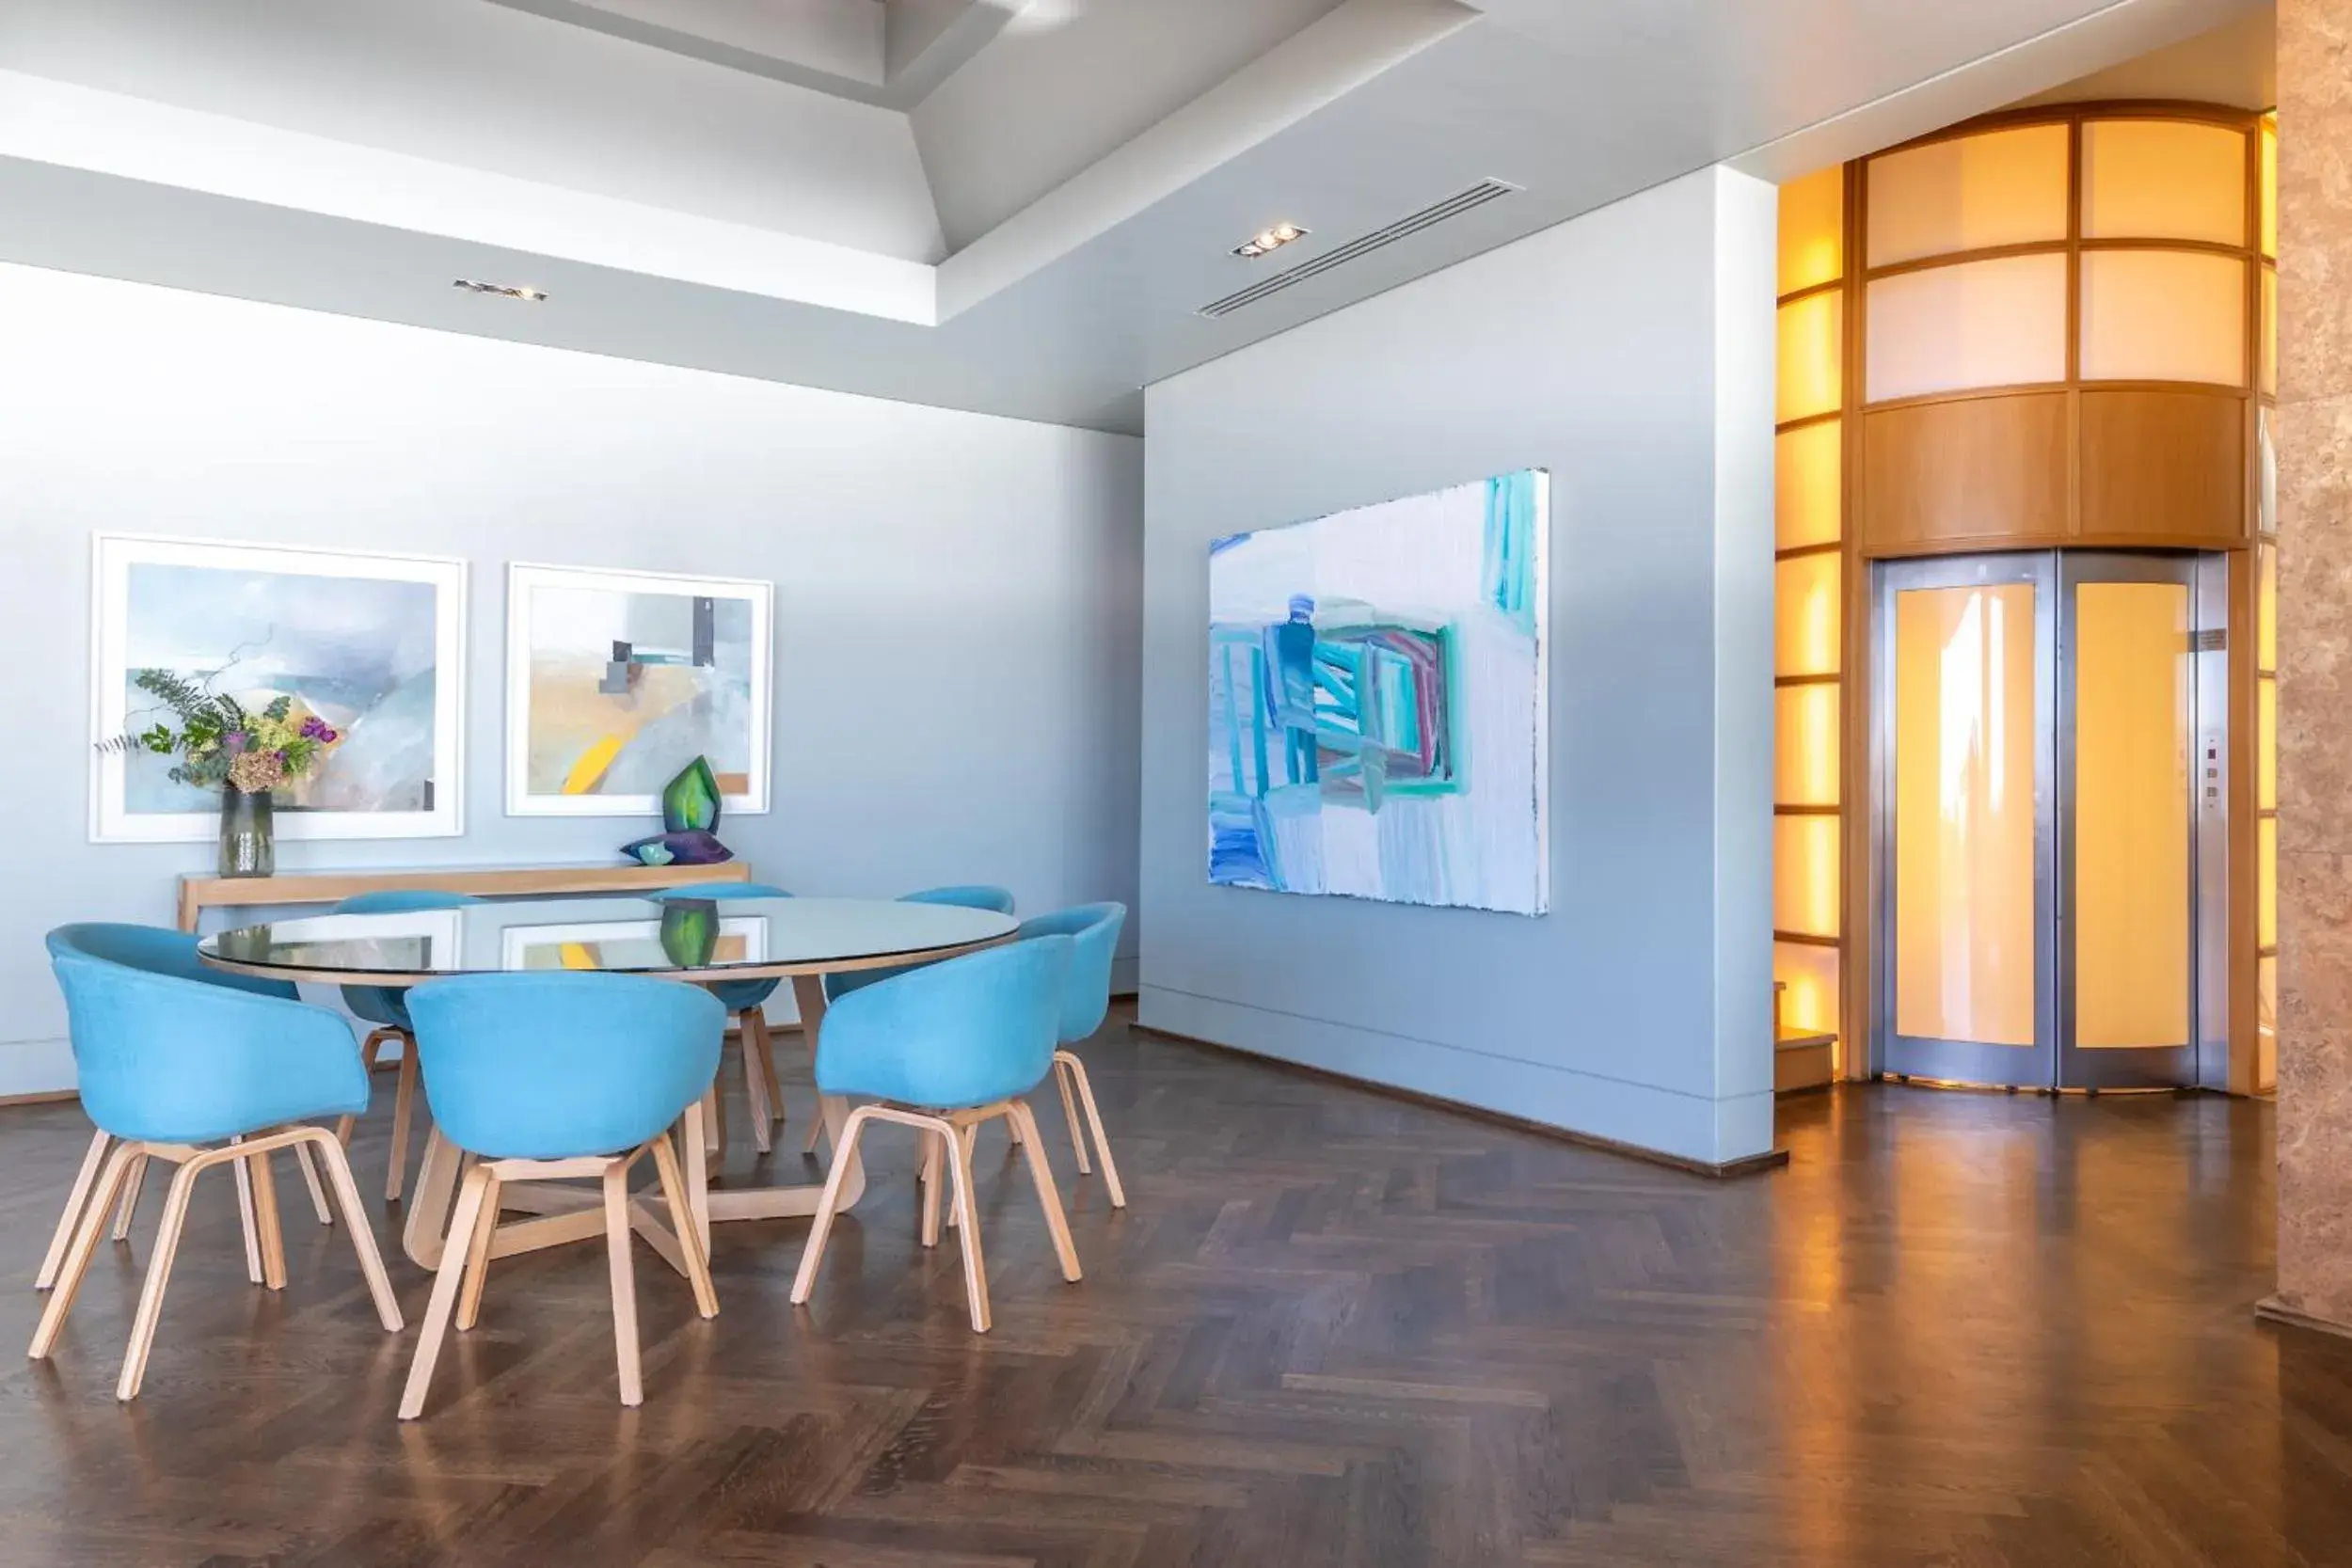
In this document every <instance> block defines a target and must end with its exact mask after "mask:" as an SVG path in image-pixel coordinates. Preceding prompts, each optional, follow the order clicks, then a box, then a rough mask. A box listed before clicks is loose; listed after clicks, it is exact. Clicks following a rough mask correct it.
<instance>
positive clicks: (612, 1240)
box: [604, 1160, 692, 1406]
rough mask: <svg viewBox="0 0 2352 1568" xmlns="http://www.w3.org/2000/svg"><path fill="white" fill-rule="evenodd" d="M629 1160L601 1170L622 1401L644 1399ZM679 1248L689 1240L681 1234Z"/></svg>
mask: <svg viewBox="0 0 2352 1568" xmlns="http://www.w3.org/2000/svg"><path fill="white" fill-rule="evenodd" d="M630 1241H631V1232H630V1228H629V1223H628V1161H626V1160H615V1161H614V1162H612V1164H611V1165H610V1166H608V1167H606V1169H605V1173H604V1250H605V1255H606V1257H607V1259H609V1260H610V1261H611V1263H612V1352H613V1355H614V1357H615V1358H616V1359H617V1360H618V1361H619V1363H620V1370H621V1402H622V1403H623V1404H626V1405H631V1406H634V1405H640V1404H643V1403H644V1402H645V1384H644V1372H643V1370H641V1369H640V1367H639V1365H638V1359H637V1270H636V1266H635V1264H634V1262H633V1261H632V1260H631V1259H630V1257H629V1244H630ZM678 1244H679V1246H680V1247H681V1248H683V1247H686V1246H690V1245H691V1244H692V1243H691V1242H689V1241H687V1240H686V1239H684V1238H681V1239H680V1240H679V1243H678Z"/></svg>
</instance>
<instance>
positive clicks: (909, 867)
mask: <svg viewBox="0 0 2352 1568" xmlns="http://www.w3.org/2000/svg"><path fill="white" fill-rule="evenodd" d="M0 360H5V363H6V365H7V373H6V374H5V375H0V545H4V546H5V562H6V568H7V569H6V570H5V571H0V670H5V671H6V672H7V689H8V697H7V702H6V713H7V720H6V733H7V741H6V747H5V750H6V753H7V755H6V761H5V764H0V863H5V864H6V866H7V870H8V898H7V899H6V900H5V901H0V1095H7V1094H21V1093H29V1092H34V1091H38V1090H42V1089H49V1088H56V1087H61V1086H65V1085H67V1084H70V1082H71V1070H72V1063H71V1059H70V1057H69V1055H68V1054H67V1053H66V1051H65V1047H64V1042H63V1039H62V1036H63V1033H64V1021H63V1009H62V1007H61V1006H59V1004H58V1002H57V998H56V986H55V985H54V984H53V982H52V981H51V978H50V975H49V973H48V968H47V963H46V959H45V958H44V957H43V954H42V950H41V943H40V939H41V933H42V932H43V931H45V930H46V929H48V928H49V927H53V926H56V925H58V924H60V923H62V922H65V921H69V920H135V921H146V922H150V923H153V924H159V925H167V924H169V923H170V920H171V917H172V908H173V902H172V900H173V886H174V878H175V877H176V876H177V875H178V874H179V873H181V872H184V871H200V870H204V869H207V868H208V866H207V863H208V861H209V859H210V857H211V849H210V847H209V846H205V845H196V844H184V845H153V846H140V845H93V844H90V843H89V842H87V828H86V822H87V777H88V769H87V758H88V754H89V752H88V749H89V717H88V708H87V692H88V682H89V675H88V661H89V608H88V607H89V561H90V545H89V537H90V534H91V533H92V532H93V531H120V532H144V533H162V534H177V535H184V536H190V537H197V538H216V539H233V540H247V541H256V542H264V543H286V544H297V543H298V544H306V545H324V546H338V547H343V548H358V549H371V548H374V549H384V550H389V551H395V552H409V553H416V554H426V555H452V556H461V557H464V558H465V559H466V560H468V561H469V562H470V563H471V573H470V588H471V604H470V610H471V614H470V617H469V620H470V626H469V632H470V642H471V657H470V660H469V669H468V670H467V672H466V676H465V678H466V696H467V702H468V713H467V729H468V754H467V757H466V765H465V780H466V821H467V829H466V834H465V836H464V837H463V838H460V839H418V840H407V841H396V842H379V843H316V844H295V843H283V844H280V846H279V847H278V863H279V866H280V868H281V869H283V870H303V869H316V868H339V867H348V866H434V865H481V864H517V863H519V864H538V863H611V862H612V861H613V860H614V859H615V857H614V856H613V854H612V850H613V848H614V847H615V846H617V845H619V844H620V843H622V842H623V841H624V840H626V839H628V838H631V837H635V836H637V835H639V834H640V833H643V832H647V831H649V829H650V827H651V826H652V823H651V819H650V818H595V819H584V820H566V819H548V818H508V817H506V816H502V815H501V803H502V800H503V794H502V789H501V741H500V736H501V728H502V724H503V721H504V691H503V681H502V667H503V663H504V649H505V632H504V628H505V588H504V568H505V563H506V562H509V561H517V560H519V561H532V562H558V563H567V564H589V565H602V566H616V567H644V568H654V569H668V570H675V571H686V572H705V573H711V574H717V575H723V576H732V577H750V578H771V579H772V580H773V581H774V583H775V585H776V594H775V627H776V636H775V645H776V671H775V690H776V709H775V751H774V769H775V775H774V776H775V789H774V800H775V809H774V811H773V812H772V813H771V814H769V815H767V816H729V817H728V818H727V819H726V820H725V821H724V822H723V824H722V828H723V836H724V837H725V838H726V840H727V841H728V842H729V843H730V844H732V845H733V846H734V847H735V848H736V849H737V850H738V851H739V853H740V854H741V855H743V856H744V857H745V858H746V859H748V860H749V861H750V862H751V863H752V865H753V867H754V868H755V871H756V872H757V873H758V875H760V876H761V877H762V878H765V879H772V880H776V881H780V882H782V883H784V884H785V885H787V886H788V887H792V888H794V889H796V890H798V891H801V892H805V893H818V894H824V893H831V894H874V895H883V894H895V893H898V892H901V891H904V890H906V889H908V888H913V887H917V886H923V885H927V884H934V883H940V882H968V881H992V882H1001V883H1004V884H1006V885H1007V886H1009V887H1010V888H1011V889H1012V890H1013V892H1014V893H1015V895H1017V896H1018V897H1019V899H1020V901H1021V904H1022V906H1023V908H1024V909H1025V910H1032V911H1035V910H1044V909H1049V908H1054V907H1057V906H1060V905H1066V904H1072V903H1078V902H1083V901H1087V900H1090V899H1096V898H1118V899H1121V900H1123V901H1125V902H1128V903H1130V904H1132V903H1134V902H1135V901H1136V896H1135V892H1134V883H1135V844H1136V815H1135V811H1136V807H1135V802H1136V747H1137V737H1136V714H1135V705H1134V692H1135V689H1136V681H1137V678H1138V676H1137V658H1138V651H1137V646H1136V637H1137V632H1136V622H1137V618H1138V614H1139V611H1138V608H1137V604H1138V599H1139V596H1140V593H1141V569H1140V560H1139V556H1140V548H1141V537H1140V535H1141V519H1140V511H1141V472H1140V468H1141V456H1142V451H1141V443H1140V442H1139V441H1136V440H1135V439H1134V438H1132V437H1127V436H1103V435H1097V434H1093V433H1089V432H1082V431H1074V430H1066V429H1061V428H1058V427H1055V426H1051V425H1040V424H1028V423H1023V422H1020V421H1016V420H999V419H990V418H986V417H982V416H978V415H972V414H961V413H952V412H948V411H945V410H940V409H930V408H921V407H915V406H913V405H909V404H892V403H883V402H880V401H876V400H873V399H866V398H855V397H848V396H843V395H841V394H837V393H832V392H821V391H813V390H809V389H806V388H796V387H783V386H776V385H773V384H771V383H766V382H757V381H747V380H741V379H738V378H734V377H728V376H721V375H711V374H707V373H703V372H692V371H682V370H676V369H672V368H668V367H662V366H653V365H641V364H632V363H628V362H624V361H619V360H612V359H601V358H596V357H593V356H585V355H577V354H567V353H562V352H558V351H554V350H548V349H541V348H534V347H528V346H524V345H519V344H515V343H507V342H498V341H488V340H483V339H473V338H462V337H453V336H449V335H447V334H441V333H434V332H425V331H420V330H417V329H415V328H410V327H405V326H396V325H387V324H383V323H378V322H363V321H353V320H349V319H345V318H341V317H334V316H324V315H315V314H310V313H307V312H303V311H297V310H291V309H280V308H278V307H274V306H264V305H255V304H251V303H247V302H243V301H236V300H228V299H219V298H214V297H210V296H205V295H199V294H188V293H173V292H171V291H168V290H161V289H151V288H146V287H141V286H138V285H133V284H125V283H117V282H110V281H106V280H103V279H98V278H88V277H72V276H69V275H65V274H59V273H48V272H38V271H33V270H29V269H24V268H15V267H5V266H0ZM1129 955H1130V956H1129V959H1128V961H1129V963H1130V964H1132V947H1130V949H1129ZM779 1013H780V1016H788V1008H779Z"/></svg>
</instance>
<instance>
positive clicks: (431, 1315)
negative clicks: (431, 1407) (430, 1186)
mask: <svg viewBox="0 0 2352 1568" xmlns="http://www.w3.org/2000/svg"><path fill="white" fill-rule="evenodd" d="M489 1184H490V1173H489V1172H488V1171H486V1170H484V1169H483V1168H482V1167H481V1166H480V1165H476V1166H475V1167H474V1168H473V1169H471V1170H469V1171H468V1172H467V1173H466V1180H465V1181H464V1182H463V1184H461V1185H460V1186H459V1188H458V1189H457V1212H455V1213H454V1214H453V1215H452V1216H451V1217H450V1227H449V1233H450V1234H451V1235H452V1236H471V1235H472V1234H473V1227H474V1225H475V1222H476V1221H478V1220H479V1219H480V1218H481V1216H482V1195H483V1191H484V1189H485V1188H486V1187H487V1186H488V1185H489ZM469 1250H470V1249H469V1248H467V1247H460V1246H449V1247H444V1248H442V1250H441V1266H440V1268H439V1269H438V1270H437V1272H436V1273H435V1274H434V1275H433V1295H432V1299H431V1300H429V1301H428V1302H427V1303H426V1304H425V1308H424V1326H423V1329H422V1330H421V1332H420V1334H419V1335H418V1338H417V1358H416V1359H415V1360H414V1361H412V1362H410V1363H409V1365H408V1383H407V1386H406V1387H405V1388H404V1389H403V1390H402V1391H401V1396H400V1418H401V1419H402V1420H404V1421H413V1420H415V1419H416V1418H418V1417H419V1416H421V1415H423V1414H424V1396H425V1391H426V1390H427V1389H428V1388H430V1387H431V1386H432V1384H433V1368H434V1364H435V1363H436V1362H437V1361H438V1360H439V1359H440V1358H441V1341H442V1340H444V1339H446V1338H448V1337H449V1320H450V1315H451V1313H452V1312H453V1311H454V1310H455V1308H456V1307H457V1287H458V1285H459V1283H460V1282H461V1280H462V1278H463V1276H464V1275H465V1272H466V1257H467V1254H468V1252H469Z"/></svg>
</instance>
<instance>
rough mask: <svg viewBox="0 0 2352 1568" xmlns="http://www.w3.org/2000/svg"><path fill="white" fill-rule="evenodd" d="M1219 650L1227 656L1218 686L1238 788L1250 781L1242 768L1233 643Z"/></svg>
mask: <svg viewBox="0 0 2352 1568" xmlns="http://www.w3.org/2000/svg"><path fill="white" fill-rule="evenodd" d="M1218 651H1219V652H1220V653H1222V654H1223V655H1224V657H1225V679H1224V680H1223V681H1222V682H1221V683H1220V684H1219V685H1218V687H1217V696H1218V697H1219V698H1220V699H1221V700H1222V701H1223V703H1224V705H1225V738H1226V741H1227V743H1228V744H1229V745H1230V746H1231V747H1232V753H1233V756H1232V761H1233V787H1234V788H1235V789H1237V790H1238V789H1243V788H1245V787H1247V785H1248V780H1247V779H1246V778H1244V776H1243V774H1242V770H1241V715H1240V714H1239V713H1237V712H1235V711H1234V709H1235V708H1236V707H1237V706H1239V700H1238V699H1237V698H1236V697H1235V696H1234V694H1233V693H1234V691H1235V690H1236V688H1235V687H1234V685H1233V645H1232V643H1230V642H1229V643H1227V644H1226V645H1225V646H1224V647H1223V648H1222V649H1220V650H1218ZM1253 706H1254V705H1253Z"/></svg>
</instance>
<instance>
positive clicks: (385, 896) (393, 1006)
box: [333, 888, 482, 1203]
mask: <svg viewBox="0 0 2352 1568" xmlns="http://www.w3.org/2000/svg"><path fill="white" fill-rule="evenodd" d="M481 902H482V900H481V899H479V898H475V897H471V896H469V895H466V894H463V893H439V892H436V891H435V890H433V889H431V888H407V889H402V888H388V889H386V890H384V891H382V892H379V893H355V894H353V895H351V896H350V897H348V898H346V899H344V900H343V901H342V903H340V904H337V905H336V906H335V908H334V911H333V912H334V913H336V914H406V913H408V912H410V911H416V910H457V909H464V908H465V907H466V906H467V905H469V904H479V903H481ZM343 1006H346V1007H349V1008H350V1009H351V1010H352V1012H353V1013H354V1014H355V1015H356V1016H357V1017H358V1019H359V1020H360V1022H364V1023H366V1024H368V1025H369V1030H368V1037H367V1038H366V1040H364V1041H362V1042H361V1044H360V1046H359V1060H360V1061H361V1062H362V1063H364V1064H366V1066H367V1067H368V1069H370V1070H371V1071H373V1069H374V1068H375V1065H376V1061H377V1058H378V1053H380V1052H381V1051H382V1050H383V1048H384V1047H386V1046H388V1045H397V1046H399V1047H400V1069H399V1073H400V1075H399V1077H398V1078H397V1079H395V1080H394V1087H393V1090H392V1158H391V1164H390V1167H389V1169H388V1170H386V1171H385V1173H384V1201H385V1202H387V1203H398V1202H399V1201H400V1195H401V1189H402V1188H403V1187H404V1186H405V1185H406V1183H407V1180H408V1124H409V1122H410V1121H411V1119H413V1117H414V1113H415V1107H416V1101H417V1042H416V1038H415V1033H414V1031H413V1030H411V1029H410V1028H409V1026H408V1003H407V990H406V988H405V987H403V986H345V987H344V988H343ZM351 1128H352V1123H351V1120H350V1119H349V1118H348V1117H346V1118H345V1119H344V1120H343V1122H342V1124H341V1125H340V1126H338V1127H337V1128H336V1129H335V1134H336V1136H337V1137H339V1138H341V1139H342V1141H343V1147H344V1148H350V1147H351Z"/></svg>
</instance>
